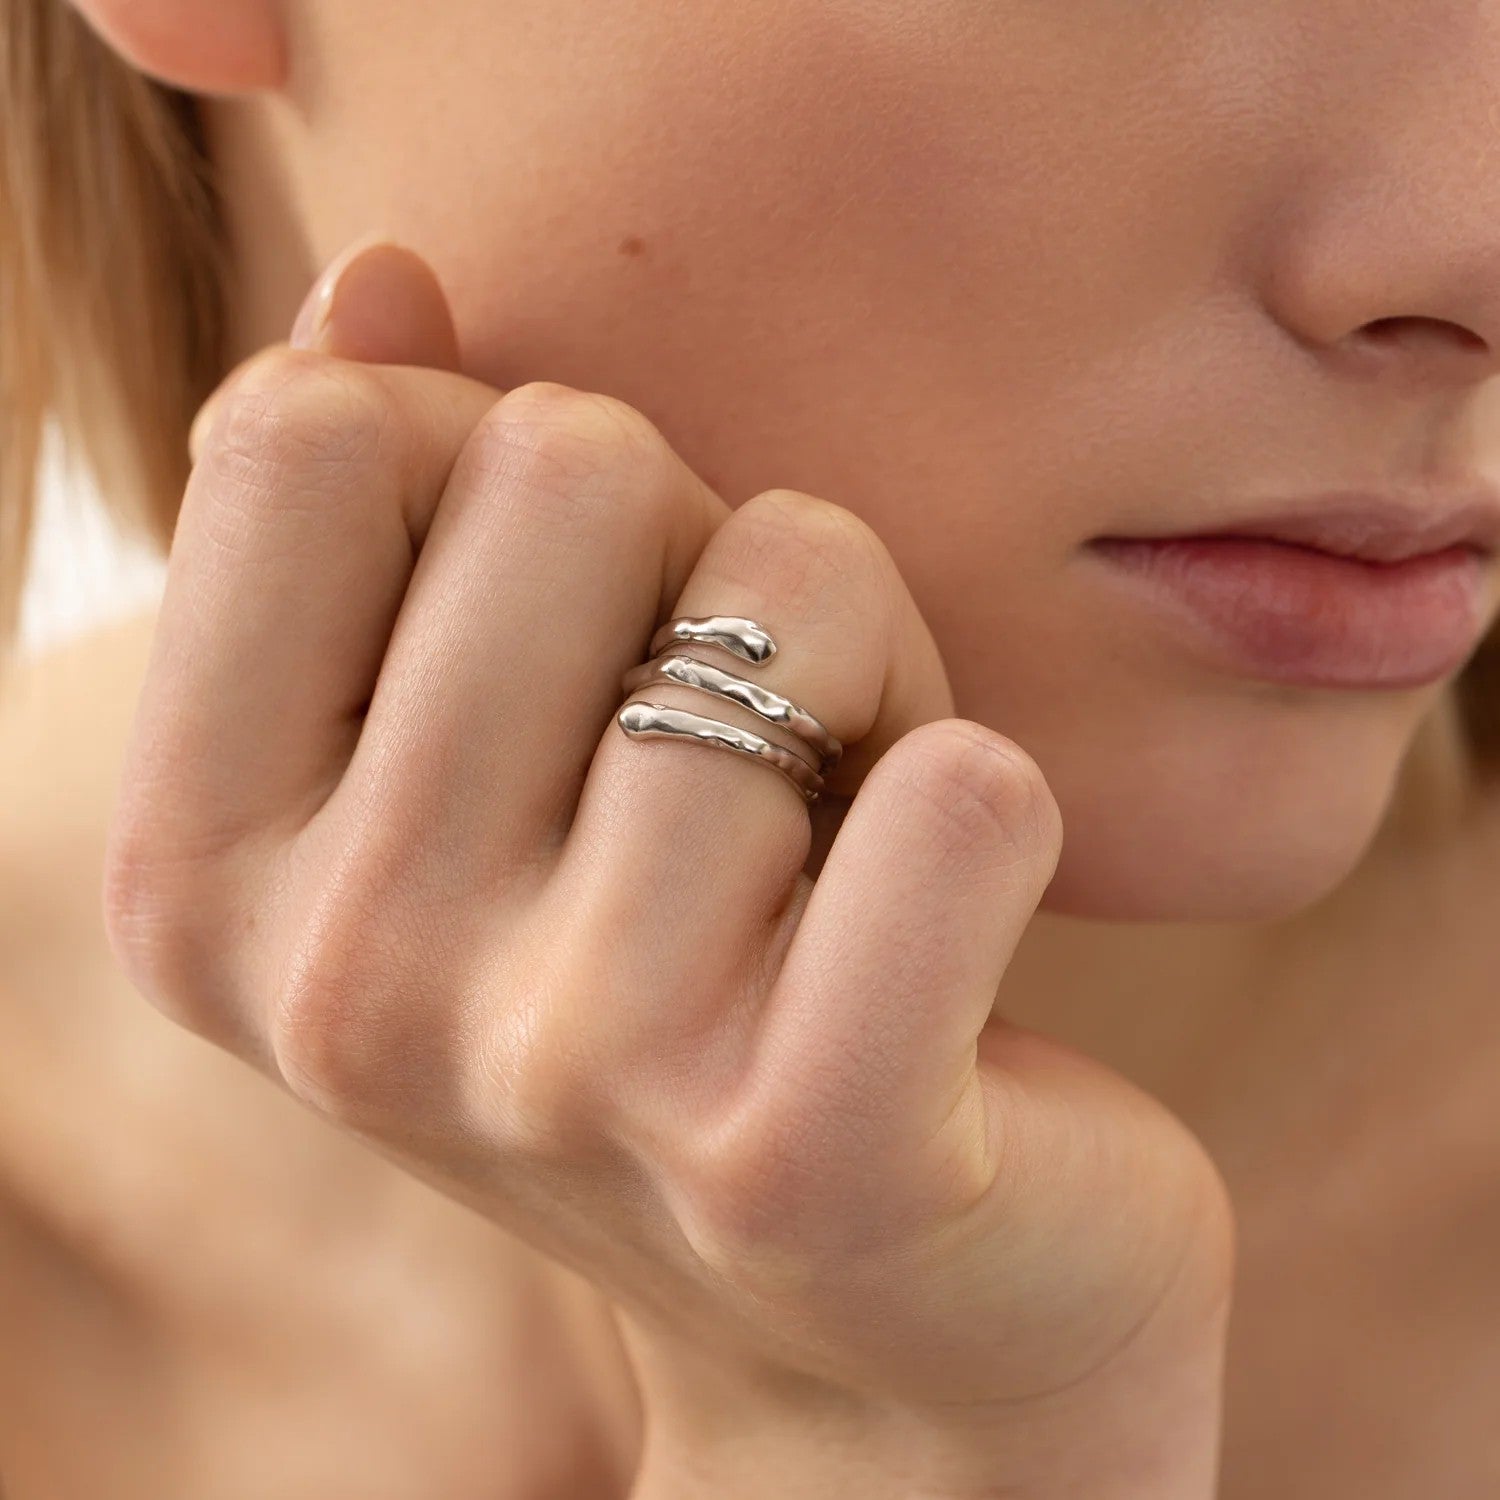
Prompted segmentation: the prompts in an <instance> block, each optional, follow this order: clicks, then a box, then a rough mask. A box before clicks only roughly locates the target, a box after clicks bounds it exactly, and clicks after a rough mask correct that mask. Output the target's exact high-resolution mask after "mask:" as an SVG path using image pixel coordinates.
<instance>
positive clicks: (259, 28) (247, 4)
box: [72, 0, 286, 94]
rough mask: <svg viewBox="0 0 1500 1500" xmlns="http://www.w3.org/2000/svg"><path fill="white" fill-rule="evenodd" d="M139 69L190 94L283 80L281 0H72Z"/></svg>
mask: <svg viewBox="0 0 1500 1500" xmlns="http://www.w3.org/2000/svg"><path fill="white" fill-rule="evenodd" d="M72 3H73V6H74V8H75V9H76V10H77V11H78V12H79V13H80V14H81V15H82V16H83V18H84V19H85V20H86V21H87V22H88V23H89V25H90V26H92V27H93V28H94V30H95V31H97V32H98V33H99V35H100V36H101V37H103V38H104V40H105V41H106V42H108V43H109V45H110V46H111V47H113V48H114V50H115V51H116V52H118V53H119V54H120V56H121V57H123V58H124V59H125V60H126V62H128V63H130V64H132V65H133V66H134V67H136V68H137V69H139V70H140V71H141V72H142V73H147V74H149V75H150V76H151V77H153V78H158V79H160V80H161V81H162V82H163V83H170V84H173V85H175V86H176V87H177V88H180V89H186V90H188V91H189V92H190V93H195V94H248V93H253V92H255V91H257V90H260V89H274V88H278V87H280V86H281V84H282V83H283V82H285V78H286V35H285V30H284V28H283V24H282V15H281V10H282V5H281V0H72Z"/></svg>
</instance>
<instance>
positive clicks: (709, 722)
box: [615, 701, 823, 805]
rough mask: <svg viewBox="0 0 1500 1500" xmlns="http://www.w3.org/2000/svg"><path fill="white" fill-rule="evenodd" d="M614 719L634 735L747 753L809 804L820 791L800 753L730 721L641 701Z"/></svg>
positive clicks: (818, 781) (820, 782)
mask: <svg viewBox="0 0 1500 1500" xmlns="http://www.w3.org/2000/svg"><path fill="white" fill-rule="evenodd" d="M615 718H616V721H617V722H618V724H619V726H620V728H621V729H623V730H624V731H625V733H626V734H628V735H631V736H632V737H634V738H638V739H687V740H690V741H692V742H695V743H697V744H701V745H709V746H712V747H713V748H714V749H718V750H730V751H733V752H734V753H735V754H736V755H748V756H750V757H751V758H752V759H755V760H758V761H760V762H761V763H762V764H764V765H768V766H774V767H775V769H776V770H778V771H780V772H781V774H782V775H783V776H785V777H786V779H787V780H788V781H790V782H791V784H792V785H793V786H794V787H796V788H797V790H798V791H799V792H800V793H801V794H802V796H803V798H804V799H805V800H806V801H807V803H808V804H809V805H811V804H812V803H814V802H816V801H817V800H818V793H819V792H820V791H821V790H822V787H823V778H822V777H821V776H819V775H818V773H817V772H816V771H815V770H813V768H812V767H811V766H810V765H808V763H807V762H806V761H805V760H803V758H802V757H801V756H800V755H794V754H793V753H792V752H791V751H790V750H783V749H782V748H781V746H780V745H773V744H772V743H771V742H770V741H769V740H766V739H762V738H761V736H760V735H758V734H752V733H751V732H750V731H749V730H748V729H736V728H735V727H734V725H732V724H723V723H720V721H719V720H718V719H706V718H704V717H703V715H702V714H694V713H689V712H688V711H687V710H686V709H683V708H670V707H668V706H667V705H666V704H665V703H646V702H644V701H637V702H635V703H627V704H626V705H625V707H624V708H622V709H621V710H620V712H619V713H618V714H617V715H616V716H615Z"/></svg>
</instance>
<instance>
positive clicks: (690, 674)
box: [615, 615, 843, 805]
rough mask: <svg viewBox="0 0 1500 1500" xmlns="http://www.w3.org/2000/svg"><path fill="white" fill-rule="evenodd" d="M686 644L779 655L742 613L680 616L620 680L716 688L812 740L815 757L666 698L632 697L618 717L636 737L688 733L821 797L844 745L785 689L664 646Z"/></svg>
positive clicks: (752, 659) (760, 656)
mask: <svg viewBox="0 0 1500 1500" xmlns="http://www.w3.org/2000/svg"><path fill="white" fill-rule="evenodd" d="M689 643H691V644H694V645H700V646H708V647H710V648H712V649H715V650H721V651H725V652H727V653H728V654H729V655H731V656H733V657H735V658H737V659H738V660H740V661H743V662H746V663H748V664H749V665H751V666H763V665H764V664H765V663H766V662H767V661H769V660H770V659H771V657H772V656H774V655H775V654H776V642H775V640H774V639H773V638H772V636H771V633H770V632H769V631H768V630H767V629H766V628H765V627H764V626H763V625H761V624H759V623H758V622H757V621H755V620H750V619H747V618H745V617H744V616H743V615H706V616H699V617H690V616H682V617H679V618H677V619H675V620H668V621H667V623H666V624H665V625H663V626H662V627H661V628H660V629H659V630H658V631H657V632H656V633H655V635H653V637H652V639H651V648H650V649H651V656H650V657H649V658H648V659H647V660H646V661H644V662H642V663H641V664H640V665H639V666H637V667H632V668H631V669H630V671H628V672H627V673H625V675H624V677H623V679H622V682H621V686H622V688H623V690H624V692H625V693H626V695H627V696H628V695H629V694H631V693H634V692H636V691H638V690H639V689H641V688H643V687H646V686H647V685H649V684H652V683H664V682H676V683H679V684H681V685H682V686H684V687H690V688H694V689H696V690H698V691H700V692H705V693H712V694H714V695H716V696H718V697H721V698H726V699H728V700H730V701H731V702H734V703H738V704H739V705H740V706H741V707H742V708H747V709H749V710H750V711H751V712H752V713H754V714H757V715H759V717H761V718H762V719H765V720H766V721H767V722H768V723H771V724H775V725H777V726H778V727H779V728H782V729H785V730H787V731H788V732H789V733H791V734H792V735H794V736H795V737H796V738H797V739H798V740H799V741H800V742H801V743H802V744H804V745H806V746H807V747H808V749H809V750H810V751H811V752H812V755H811V757H806V756H802V755H799V754H797V753H796V752H795V751H792V750H788V749H785V748H784V747H783V746H781V745H777V744H774V743H772V742H771V741H770V740H768V739H766V738H764V737H763V736H761V735H758V734H754V733H752V732H751V731H750V730H747V729H740V728H738V727H736V726H735V725H733V724H726V723H724V722H723V721H722V720H719V719H710V718H706V717H705V716H704V715H702V714H695V713H690V712H688V711H687V710H686V709H680V708H672V707H669V706H668V705H667V704H664V703H647V702H644V701H635V702H631V703H627V704H625V706H624V707H623V708H621V709H620V710H619V712H618V713H617V714H616V716H615V721H616V723H618V724H619V726H620V728H621V729H622V730H624V732H625V733H626V734H628V735H630V736H631V737H632V738H640V739H678V738H680V739H687V740H688V741H690V742H691V743H696V744H703V745H708V746H710V747H711V748H714V749H720V750H729V751H731V752H733V753H735V754H739V755H746V756H750V757H751V758H753V759H755V760H758V761H760V762H761V763H762V764H763V765H768V766H771V767H772V768H774V769H775V770H777V771H779V772H780V773H781V774H782V775H783V776H784V777H785V778H786V779H787V780H788V781H790V782H791V783H792V785H793V786H795V787H796V788H797V790H798V792H799V793H801V795H802V796H803V798H804V799H805V800H806V801H807V803H808V804H809V805H811V804H812V803H814V802H816V801H817V800H818V795H819V793H820V792H821V790H822V788H823V784H824V775H825V773H827V772H828V771H830V770H832V768H833V767H834V766H836V765H837V764H838V762H839V759H840V757H841V756H842V755H843V746H842V745H841V744H840V743H839V741H838V739H837V738H836V737H835V736H834V735H833V734H831V733H830V732H829V730H828V728H827V726H826V725H824V724H823V723H822V721H821V720H820V719H818V718H817V716H816V715H814V714H811V713H809V712H808V711H807V710H806V709H805V708H803V707H802V706H801V705H800V704H797V703H795V702H793V701H792V700H791V699H790V698H788V697H786V696H785V695H783V694H781V693H777V692H773V691H772V690H771V689H769V688H763V687H760V686H759V685H758V684H756V683H753V682H750V681H749V680H748V679H746V678H744V677H739V676H737V675H735V674H734V673H732V672H725V671H721V670H720V669H719V668H718V667H715V666H712V665H711V664H710V663H708V662H704V661H700V660H699V659H698V658H697V657H694V656H689V655H687V654H685V653H683V652H672V651H667V650H666V648H667V647H669V646H672V645H674V644H684V645H685V644H689Z"/></svg>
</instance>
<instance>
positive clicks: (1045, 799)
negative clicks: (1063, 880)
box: [898, 719, 1062, 868]
mask: <svg viewBox="0 0 1500 1500" xmlns="http://www.w3.org/2000/svg"><path fill="white" fill-rule="evenodd" d="M903 751H904V753H903V754H902V756H901V757H899V761H898V764H899V765H900V766H901V767H903V769H902V771H901V774H902V776H903V778H904V780H905V783H906V784H905V787H904V790H905V791H906V792H907V793H909V794H910V795H911V797H912V798H913V799H915V800H916V801H917V802H918V803H919V804H920V806H921V807H922V808H923V810H924V812H925V813H926V814H927V815H928V816H929V817H931V818H933V819H934V820H936V821H937V822H938V823H939V824H940V825H941V827H942V829H943V831H944V836H945V837H946V838H948V839H951V841H952V843H953V845H954V846H955V847H958V848H962V847H965V846H969V845H973V844H975V843H976V842H978V843H982V844H983V845H985V846H986V847H988V846H992V845H993V844H994V843H996V842H997V841H998V842H999V843H1000V844H1001V845H1003V846H1004V847H1006V848H1008V849H1013V850H1014V851H1016V855H1015V857H1017V858H1030V859H1035V860H1037V861H1038V862H1039V863H1040V864H1041V865H1042V866H1044V867H1048V868H1050V866H1051V865H1053V864H1055V863H1056V860H1057V856H1058V853H1059V851H1060V849H1061V845H1062V814H1061V812H1060V811H1059V809H1058V806H1057V800H1056V798H1055V797H1054V796H1053V794H1052V790H1051V788H1050V787H1049V786H1048V785H1047V781H1046V778H1045V777H1044V776H1043V775H1042V772H1041V768H1040V767H1039V766H1038V765H1037V763H1036V762H1035V761H1034V760H1033V759H1032V758H1031V756H1030V755H1028V754H1027V753H1026V752H1025V751H1024V750H1023V749H1021V747H1020V746H1019V745H1017V744H1016V743H1015V742H1014V741H1013V740H1009V739H1007V738H1006V737H1005V736H1004V735H1000V734H997V733H995V732H994V731H993V730H991V729H987V728H985V726H984V725H982V724H978V723H975V722H974V721H972V720H969V719H945V720H936V721H934V722H932V723H929V724H924V725H921V726H919V727H918V728H917V729H914V730H912V731H910V732H909V733H908V734H907V735H906V736H905V741H904V745H903Z"/></svg>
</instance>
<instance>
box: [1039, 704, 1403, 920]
mask: <svg viewBox="0 0 1500 1500" xmlns="http://www.w3.org/2000/svg"><path fill="white" fill-rule="evenodd" d="M1405 707H1406V708H1407V709H1410V703H1409V702H1408V703H1407V704H1406V705H1405ZM1406 717H1407V719H1408V720H1410V719H1411V715H1410V714H1409V713H1408V714H1407V715H1406ZM1395 718H1396V714H1395V712H1394V711H1393V705H1392V703H1391V702H1390V701H1389V700H1388V701H1387V703H1386V704H1384V705H1381V704H1380V703H1378V702H1376V703H1373V704H1372V701H1371V699H1370V698H1369V697H1367V696H1365V697H1362V699H1356V698H1354V697H1353V696H1346V697H1344V698H1343V699H1342V700H1340V699H1339V698H1338V697H1337V696H1335V695H1329V694H1320V695H1306V694H1303V695H1298V694H1281V695H1274V694H1268V695H1267V696H1265V697H1264V698H1251V699H1249V700H1247V701H1241V702H1239V703H1233V702H1232V701H1226V700H1225V699H1213V700H1208V701H1202V700H1199V701H1185V702H1182V703H1179V704H1177V705H1176V706H1175V707H1173V708H1170V709H1162V708H1161V707H1160V705H1158V707H1157V710H1156V711H1154V712H1152V713H1151V714H1149V715H1143V716H1141V717H1140V718H1138V719H1137V720H1134V721H1132V722H1127V723H1119V724H1108V723H1103V724H1096V725H1093V726H1091V733H1090V735H1089V742H1090V745H1091V746H1092V747H1094V749H1093V750H1092V753H1089V752H1088V751H1087V750H1085V749H1081V748H1080V747H1079V743H1078V741H1077V739H1073V740H1072V741H1071V742H1070V743H1067V744H1066V747H1063V746H1060V747H1059V749H1058V752H1057V753H1056V754H1055V755H1049V754H1048V748H1047V746H1046V745H1045V744H1044V743H1040V742H1035V743H1034V744H1033V745H1031V746H1028V748H1029V749H1030V750H1031V753H1032V754H1033V755H1034V757H1035V758H1036V760H1037V763H1038V764H1039V765H1040V766H1041V768H1042V771H1043V773H1044V774H1045V775H1046V776H1047V780H1048V784H1049V785H1050V786H1051V788H1052V792H1053V795H1054V796H1055V797H1056V798H1057V801H1058V806H1059V808H1060V809H1061V812H1062V820H1063V845H1062V853H1061V856H1060V858H1059V861H1058V867H1057V872H1056V875H1055V876H1054V878H1053V880H1052V883H1051V885H1050V886H1049V887H1048V889H1047V892H1046V894H1045V896H1044V898H1043V900H1042V907H1043V909H1044V910H1048V911H1055V912H1060V913H1066V914H1069V915H1074V916H1086V917H1096V918H1105V919H1113V920H1135V921H1204V922H1259V921H1268V920H1274V919H1277V918H1283V917H1288V916H1292V915H1295V914H1296V913H1297V912H1299V911H1302V910H1303V909H1304V908H1306V907H1308V906H1311V905H1312V904H1314V903H1315V902H1317V901H1319V900H1321V899H1322V898H1323V897H1325V896H1327V895H1328V894H1329V893H1330V892H1332V891H1333V890H1334V889H1335V888H1337V887H1338V886H1339V885H1340V884H1341V883H1342V882H1343V881H1344V880H1345V879H1346V878H1347V877H1348V876H1349V874H1350V873H1351V871H1353V869H1354V868H1355V866H1356V865H1358V864H1359V862H1360V859H1361V857H1362V856H1363V855H1364V853H1365V852H1366V850H1367V849H1368V848H1369V846H1370V843H1371V841H1372V840H1373V838H1374V835H1375V834H1376V832H1377V830H1378V829H1379V827H1380V824H1381V821H1382V819H1383V817H1384V815H1385V813H1386V811H1387V808H1388V807H1389V805H1390V801H1391V797H1392V793H1393V790H1394V787H1395V783H1396V778H1397V773H1398V771H1399V769H1400V765H1401V759H1402V755H1403V753H1404V751H1405V750H1406V749H1407V748H1408V747H1409V744H1410V738H1411V732H1412V727H1413V726H1412V724H1411V723H1410V722H1408V723H1407V724H1406V725H1405V726H1404V727H1403V726H1398V725H1396V724H1395V723H1394V720H1395ZM1100 745H1109V746H1111V747H1112V748H1111V753H1110V754H1109V755H1108V756H1100V755H1099V754H1098V750H1097V747H1098V746H1100Z"/></svg>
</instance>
